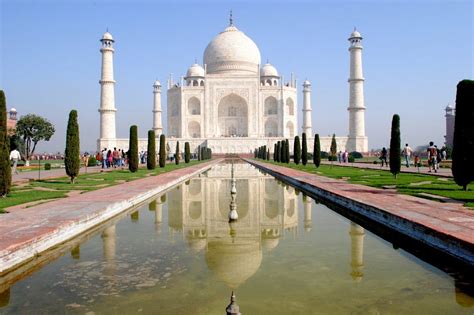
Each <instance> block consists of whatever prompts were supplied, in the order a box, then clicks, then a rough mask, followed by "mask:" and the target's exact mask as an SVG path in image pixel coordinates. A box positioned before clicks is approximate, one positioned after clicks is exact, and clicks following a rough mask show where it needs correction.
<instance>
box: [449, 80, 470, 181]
mask: <svg viewBox="0 0 474 315" xmlns="http://www.w3.org/2000/svg"><path fill="white" fill-rule="evenodd" d="M473 104H474V81H472V80H462V81H460V82H459V83H458V85H457V91H456V116H455V118H454V139H453V153H452V156H453V157H452V159H453V166H452V172H453V177H454V181H455V182H456V184H458V185H459V186H462V188H463V189H464V190H467V188H468V185H469V183H470V182H472V181H474V125H473V121H474V108H473V106H472V105H473Z"/></svg>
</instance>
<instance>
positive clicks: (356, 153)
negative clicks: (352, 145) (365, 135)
mask: <svg viewBox="0 0 474 315" xmlns="http://www.w3.org/2000/svg"><path fill="white" fill-rule="evenodd" d="M349 156H352V157H353V158H354V159H362V158H363V157H364V156H363V155H362V153H360V152H357V151H353V152H351V153H349Z"/></svg>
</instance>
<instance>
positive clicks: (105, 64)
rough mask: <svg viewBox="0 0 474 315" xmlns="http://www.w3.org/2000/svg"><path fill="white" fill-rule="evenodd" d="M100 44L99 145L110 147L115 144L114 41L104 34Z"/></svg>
mask: <svg viewBox="0 0 474 315" xmlns="http://www.w3.org/2000/svg"><path fill="white" fill-rule="evenodd" d="M100 41H101V42H102V48H101V49H100V52H101V53H102V75H101V78H100V81H99V83H100V108H99V113H100V144H103V145H107V146H108V147H111V146H113V145H114V144H115V138H116V136H115V112H116V111H117V109H116V108H115V95H114V94H115V93H114V89H115V80H114V51H115V50H114V48H113V43H114V39H113V38H112V35H111V34H110V33H109V32H105V34H104V36H102V39H101V40H100Z"/></svg>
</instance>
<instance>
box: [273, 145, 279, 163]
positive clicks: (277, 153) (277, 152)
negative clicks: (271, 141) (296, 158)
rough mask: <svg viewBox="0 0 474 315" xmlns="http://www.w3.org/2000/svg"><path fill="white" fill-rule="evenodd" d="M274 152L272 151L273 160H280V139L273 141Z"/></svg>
mask: <svg viewBox="0 0 474 315" xmlns="http://www.w3.org/2000/svg"><path fill="white" fill-rule="evenodd" d="M275 148H276V149H275V153H273V157H274V159H275V162H280V141H277V143H275Z"/></svg>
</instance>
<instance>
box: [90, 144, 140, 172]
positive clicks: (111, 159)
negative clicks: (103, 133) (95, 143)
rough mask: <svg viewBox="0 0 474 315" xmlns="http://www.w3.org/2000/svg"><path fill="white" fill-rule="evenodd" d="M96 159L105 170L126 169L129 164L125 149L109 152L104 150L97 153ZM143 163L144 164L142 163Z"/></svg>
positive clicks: (115, 149)
mask: <svg viewBox="0 0 474 315" xmlns="http://www.w3.org/2000/svg"><path fill="white" fill-rule="evenodd" d="M95 159H96V160H97V162H98V164H99V165H101V166H102V168H103V169H106V168H112V167H113V168H117V167H122V168H123V167H125V166H126V165H127V164H128V158H127V153H126V152H125V151H124V150H123V149H119V150H117V148H114V149H113V150H110V149H109V150H107V148H104V149H103V150H102V151H101V152H97V154H96V156H95ZM142 163H143V162H142Z"/></svg>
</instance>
